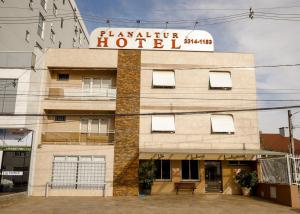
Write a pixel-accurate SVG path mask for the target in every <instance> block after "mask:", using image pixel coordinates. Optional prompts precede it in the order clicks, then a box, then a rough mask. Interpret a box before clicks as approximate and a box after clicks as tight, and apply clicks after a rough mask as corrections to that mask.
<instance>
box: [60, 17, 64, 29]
mask: <svg viewBox="0 0 300 214" xmlns="http://www.w3.org/2000/svg"><path fill="white" fill-rule="evenodd" d="M63 27H64V18H60V28H63Z"/></svg>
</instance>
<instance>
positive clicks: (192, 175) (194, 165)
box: [181, 160, 199, 180]
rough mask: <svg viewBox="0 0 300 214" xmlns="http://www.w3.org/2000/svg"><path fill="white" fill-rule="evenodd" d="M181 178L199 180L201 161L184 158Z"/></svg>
mask: <svg viewBox="0 0 300 214" xmlns="http://www.w3.org/2000/svg"><path fill="white" fill-rule="evenodd" d="M181 179H182V180H199V161H198V160H182V161H181Z"/></svg>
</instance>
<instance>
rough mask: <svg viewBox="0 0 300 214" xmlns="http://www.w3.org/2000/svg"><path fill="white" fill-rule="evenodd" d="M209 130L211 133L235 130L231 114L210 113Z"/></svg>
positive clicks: (228, 132)
mask: <svg viewBox="0 0 300 214" xmlns="http://www.w3.org/2000/svg"><path fill="white" fill-rule="evenodd" d="M210 119H211V131H212V133H227V134H233V133H234V132H235V128H234V121H233V116H232V115H231V114H215V115H211V118H210Z"/></svg>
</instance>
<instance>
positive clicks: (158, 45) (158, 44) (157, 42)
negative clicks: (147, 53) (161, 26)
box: [153, 39, 164, 48]
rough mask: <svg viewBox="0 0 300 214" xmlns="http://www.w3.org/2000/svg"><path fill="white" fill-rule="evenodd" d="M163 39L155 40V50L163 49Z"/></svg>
mask: <svg viewBox="0 0 300 214" xmlns="http://www.w3.org/2000/svg"><path fill="white" fill-rule="evenodd" d="M162 42H163V40H162V39H154V47H153V48H163V47H164V46H163V44H162Z"/></svg>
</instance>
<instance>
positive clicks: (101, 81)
mask: <svg viewBox="0 0 300 214" xmlns="http://www.w3.org/2000/svg"><path fill="white" fill-rule="evenodd" d="M111 88H112V78H111V77H102V78H90V77H84V78H83V80H82V89H83V93H84V95H98V96H101V95H103V96H106V95H107V89H111Z"/></svg>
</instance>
